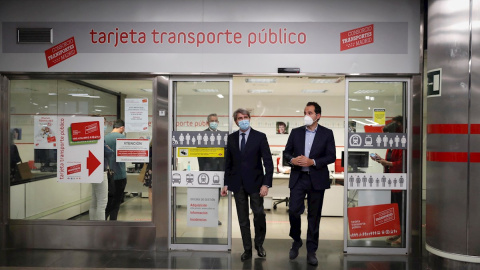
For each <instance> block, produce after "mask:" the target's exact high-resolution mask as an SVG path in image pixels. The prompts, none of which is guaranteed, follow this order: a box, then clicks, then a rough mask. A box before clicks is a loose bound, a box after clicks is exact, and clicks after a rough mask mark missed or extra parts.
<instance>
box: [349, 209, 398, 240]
mask: <svg viewBox="0 0 480 270" xmlns="http://www.w3.org/2000/svg"><path fill="white" fill-rule="evenodd" d="M348 226H349V229H350V232H349V233H350V238H351V239H360V238H371V237H382V236H391V235H399V234H401V228H400V216H399V213H398V205H397V204H396V203H392V204H380V205H371V206H361V207H350V208H348Z"/></svg>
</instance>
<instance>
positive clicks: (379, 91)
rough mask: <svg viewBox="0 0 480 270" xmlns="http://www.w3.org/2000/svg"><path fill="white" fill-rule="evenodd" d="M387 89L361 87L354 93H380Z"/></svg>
mask: <svg viewBox="0 0 480 270" xmlns="http://www.w3.org/2000/svg"><path fill="white" fill-rule="evenodd" d="M384 91H385V90H377V89H371V90H370V89H361V90H357V91H355V92H353V93H354V94H378V93H381V92H384Z"/></svg>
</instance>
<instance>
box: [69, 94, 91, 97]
mask: <svg viewBox="0 0 480 270" xmlns="http://www.w3.org/2000/svg"><path fill="white" fill-rule="evenodd" d="M68 95H69V96H72V97H88V94H68Z"/></svg>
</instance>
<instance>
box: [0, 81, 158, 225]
mask: <svg viewBox="0 0 480 270" xmlns="http://www.w3.org/2000/svg"><path fill="white" fill-rule="evenodd" d="M151 88H152V81H151V80H138V81H127V80H121V81H116V80H94V81H66V80H12V81H11V83H10V130H11V132H10V143H11V146H10V161H11V171H10V181H11V208H10V218H11V219H60V220H62V219H63V220H66V219H71V220H89V219H90V216H89V208H90V204H91V201H92V184H91V183H68V184H65V183H58V182H57V168H56V166H57V143H58V141H57V139H58V134H57V124H56V120H57V118H58V117H59V116H67V117H68V116H71V117H80V116H82V117H87V116H92V115H98V116H100V117H105V119H106V127H107V128H106V130H105V134H107V133H109V132H111V131H112V125H113V123H114V121H115V120H116V119H117V118H118V117H119V116H117V111H118V108H117V104H118V101H117V100H118V99H119V97H120V96H122V98H130V97H137V98H146V99H148V100H152V98H151V96H152V92H151V91H144V90H142V89H151ZM120 93H121V94H120ZM121 104H122V105H121V106H122V107H123V102H122V103H121ZM152 107H153V106H152V105H151V104H149V117H148V123H149V127H148V130H146V131H145V132H140V133H134V132H131V133H130V134H127V138H151V115H152V114H151V112H152ZM122 110H123V109H122ZM41 118H43V119H44V120H45V121H43V122H42V125H39V123H40V120H39V119H41ZM102 148H103V147H102ZM20 159H21V161H22V162H23V163H26V165H27V166H26V167H25V168H24V170H22V171H28V172H29V173H30V175H28V174H24V175H22V173H20V172H19V171H18V170H16V168H17V167H18V166H17V163H20ZM103 163H104V162H103V160H101V165H100V166H99V168H101V170H103V168H104V167H103ZM131 167H133V168H135V165H134V164H131V163H130V164H127V168H131ZM25 175H26V176H25ZM137 175H138V171H135V170H133V171H132V172H131V173H128V177H127V178H128V181H127V188H126V191H127V193H126V196H125V199H124V202H123V203H122V204H121V206H120V211H119V217H118V220H128V221H135V220H141V221H143V220H151V205H150V203H149V202H148V199H147V197H148V188H147V187H144V186H143V185H142V183H140V182H139V181H138V180H137V177H136V176H137Z"/></svg>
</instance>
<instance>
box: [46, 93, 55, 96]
mask: <svg viewBox="0 0 480 270" xmlns="http://www.w3.org/2000/svg"><path fill="white" fill-rule="evenodd" d="M48 95H49V96H56V95H57V93H48Z"/></svg>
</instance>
